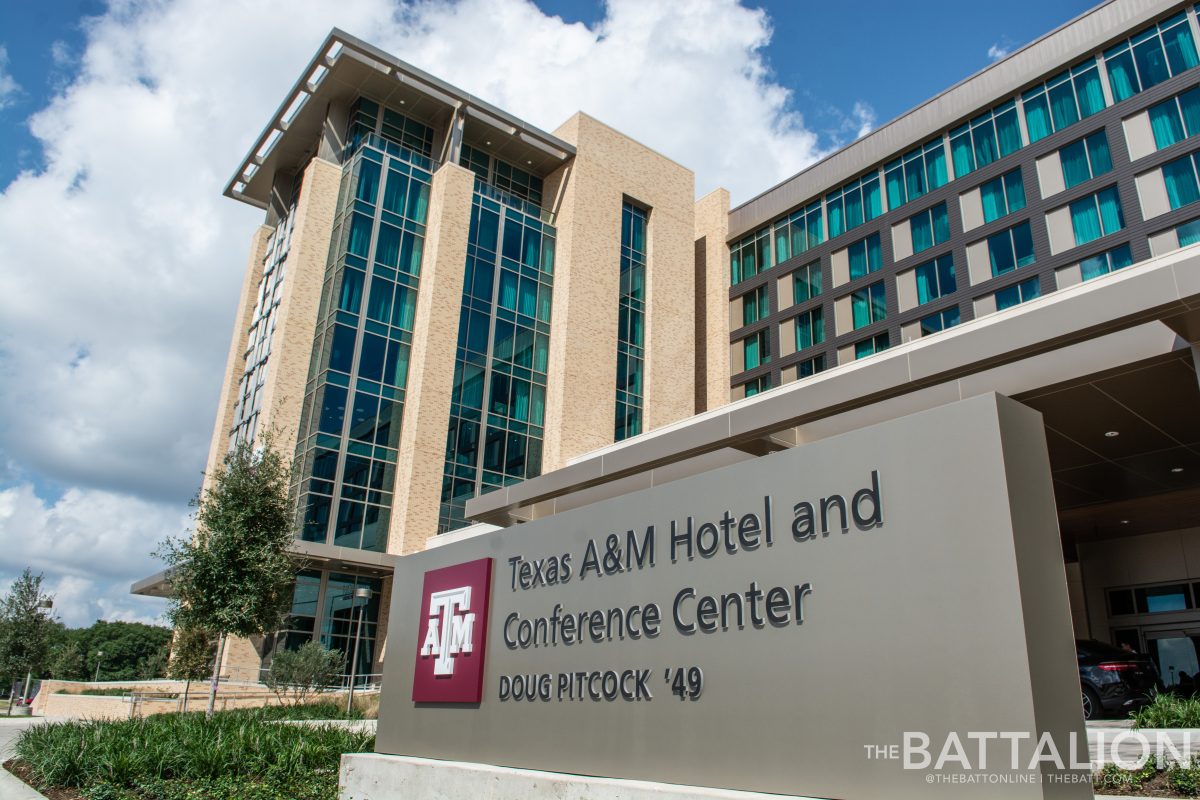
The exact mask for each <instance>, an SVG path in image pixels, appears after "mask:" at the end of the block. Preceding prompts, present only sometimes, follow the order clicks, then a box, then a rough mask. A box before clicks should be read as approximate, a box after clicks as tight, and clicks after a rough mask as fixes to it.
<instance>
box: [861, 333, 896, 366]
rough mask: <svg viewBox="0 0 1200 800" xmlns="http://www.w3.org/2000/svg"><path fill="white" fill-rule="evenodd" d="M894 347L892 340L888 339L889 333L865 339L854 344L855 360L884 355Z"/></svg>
mask: <svg viewBox="0 0 1200 800" xmlns="http://www.w3.org/2000/svg"><path fill="white" fill-rule="evenodd" d="M891 346H892V343H891V339H889V338H888V333H887V331H884V332H883V333H880V334H877V335H876V336H872V337H871V338H870V339H863V340H862V341H861V342H855V344H854V358H855V359H859V358H866V357H867V356H873V355H875V354H876V353H882V352H883V351H884V350H887V349H888V348H889V347H891Z"/></svg>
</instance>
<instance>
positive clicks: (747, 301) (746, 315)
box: [742, 285, 771, 325]
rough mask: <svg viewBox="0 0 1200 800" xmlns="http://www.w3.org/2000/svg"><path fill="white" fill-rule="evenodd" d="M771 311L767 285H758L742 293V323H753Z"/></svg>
mask: <svg viewBox="0 0 1200 800" xmlns="http://www.w3.org/2000/svg"><path fill="white" fill-rule="evenodd" d="M769 313H771V307H770V298H769V297H768V296H767V287H766V286H765V285H764V286H760V287H758V288H757V289H755V290H753V291H751V292H750V293H749V294H744V295H742V324H743V325H753V324H754V323H756V322H758V321H759V320H760V319H764V318H765V317H766V316H767V315H768V314H769Z"/></svg>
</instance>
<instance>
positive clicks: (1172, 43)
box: [1104, 11, 1200, 103]
mask: <svg viewBox="0 0 1200 800" xmlns="http://www.w3.org/2000/svg"><path fill="white" fill-rule="evenodd" d="M1198 63H1200V60H1198V59H1197V58H1196V43H1195V42H1194V41H1193V40H1192V31H1191V29H1190V28H1189V27H1188V20H1187V12H1186V11H1183V12H1180V13H1178V14H1176V15H1175V16H1173V17H1171V18H1169V19H1165V20H1163V21H1162V22H1160V23H1158V24H1157V25H1151V26H1150V27H1149V28H1147V29H1146V30H1144V31H1142V32H1141V33H1139V34H1138V35H1136V36H1133V37H1131V38H1129V39H1127V40H1125V41H1124V42H1121V43H1120V44H1118V45H1117V46H1115V47H1111V48H1109V49H1108V50H1105V51H1104V66H1105V68H1106V69H1107V70H1108V83H1109V86H1110V87H1111V88H1112V93H1113V101H1114V102H1118V103H1119V102H1120V101H1122V100H1125V99H1126V98H1129V97H1133V96H1134V95H1135V94H1137V93H1138V92H1141V91H1145V90H1146V89H1149V88H1150V87H1151V86H1157V85H1158V84H1160V83H1162V82H1163V81H1165V80H1166V79H1167V78H1170V77H1171V76H1173V75H1178V74H1179V73H1181V72H1183V71H1184V70H1189V69H1191V68H1192V67H1194V66H1196V65H1197V64H1198Z"/></svg>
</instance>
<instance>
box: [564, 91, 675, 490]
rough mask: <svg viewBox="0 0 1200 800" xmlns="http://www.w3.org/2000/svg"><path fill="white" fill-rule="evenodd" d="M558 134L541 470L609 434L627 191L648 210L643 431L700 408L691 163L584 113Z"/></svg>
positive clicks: (596, 444)
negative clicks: (566, 147)
mask: <svg viewBox="0 0 1200 800" xmlns="http://www.w3.org/2000/svg"><path fill="white" fill-rule="evenodd" d="M555 135H556V136H559V137H560V138H562V139H564V140H565V141H567V142H570V143H571V144H573V145H575V147H576V149H577V153H576V156H575V158H574V159H573V160H572V161H571V162H570V163H569V164H568V165H566V166H565V167H563V168H562V169H560V170H559V171H558V172H556V173H554V174H553V175H551V176H550V178H549V179H548V180H547V181H546V187H545V188H546V191H545V194H546V196H547V197H550V198H553V203H554V205H553V211H554V212H555V220H554V224H555V227H556V229H557V231H558V241H557V243H556V246H555V270H554V309H553V317H552V329H551V335H550V371H549V375H548V396H547V399H546V438H545V444H544V449H543V456H542V469H543V471H544V472H548V471H550V470H552V469H557V468H559V467H561V466H563V465H564V464H565V463H566V461H567V460H568V459H570V458H572V457H574V456H576V455H579V454H580V453H584V452H587V451H589V450H593V449H595V448H598V447H603V446H605V445H607V444H610V443H611V442H612V440H613V427H614V416H615V411H616V365H617V345H616V342H617V311H618V302H619V298H620V263H621V206H622V203H623V201H624V199H625V198H626V197H629V198H630V199H632V200H634V201H636V202H638V203H641V204H642V205H645V206H647V207H649V208H650V217H649V220H650V222H649V230H648V239H649V242H648V253H647V254H648V263H647V314H646V341H647V345H648V346H647V358H646V383H645V397H646V403H645V414H644V418H645V424H644V425H643V429H644V430H650V429H653V428H655V427H658V426H661V425H664V424H666V423H668V422H672V421H674V420H677V419H682V418H684V417H687V416H690V415H691V414H692V413H694V409H695V402H694V388H693V387H694V380H695V377H694V368H695V331H694V325H693V304H694V288H695V276H694V254H693V233H694V231H693V213H694V212H693V197H694V191H695V179H694V176H693V175H692V172H691V171H690V170H688V169H685V168H684V167H681V166H680V165H678V164H676V163H674V162H673V161H671V160H670V159H667V158H665V157H663V156H662V155H659V154H658V153H655V152H654V151H653V150H650V149H649V148H647V147H645V146H643V145H641V144H638V143H637V142H635V141H633V140H632V139H629V138H628V137H626V136H624V135H623V134H621V133H618V132H617V131H615V130H613V129H612V128H610V127H608V126H607V125H605V124H603V123H601V122H599V121H597V120H595V119H593V118H591V117H589V116H587V115H586V114H582V113H580V114H576V115H575V116H573V117H571V119H569V120H567V122H566V123H565V124H563V126H562V127H560V128H559V129H558V130H557V131H555Z"/></svg>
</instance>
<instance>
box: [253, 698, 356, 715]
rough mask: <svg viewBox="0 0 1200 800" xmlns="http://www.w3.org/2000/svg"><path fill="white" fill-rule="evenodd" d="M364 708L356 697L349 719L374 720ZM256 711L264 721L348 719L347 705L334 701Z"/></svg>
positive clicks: (273, 707) (270, 707) (271, 707)
mask: <svg viewBox="0 0 1200 800" xmlns="http://www.w3.org/2000/svg"><path fill="white" fill-rule="evenodd" d="M364 706H366V703H365V702H363V703H360V702H359V701H358V698H357V697H356V698H355V701H354V708H353V709H351V711H350V717H349V719H372V718H373V717H372V716H371V715H370V714H369V713H367V712H365V711H364ZM255 711H256V712H257V713H258V714H259V716H261V717H262V718H263V719H306V720H322V719H346V718H347V717H346V704H345V703H339V702H337V701H334V700H321V701H318V702H316V703H304V704H303V705H286V706H267V707H266V708H261V709H255Z"/></svg>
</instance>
